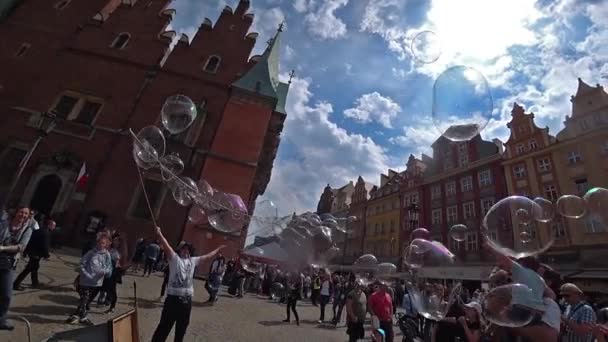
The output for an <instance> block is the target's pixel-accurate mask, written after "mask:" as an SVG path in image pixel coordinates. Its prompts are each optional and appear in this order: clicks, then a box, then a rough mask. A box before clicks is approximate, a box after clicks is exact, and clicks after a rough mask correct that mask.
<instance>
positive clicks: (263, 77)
mask: <svg viewBox="0 0 608 342" xmlns="http://www.w3.org/2000/svg"><path fill="white" fill-rule="evenodd" d="M282 31H283V24H281V26H279V29H278V30H277V33H276V34H275V36H274V38H272V39H271V40H270V42H269V44H268V47H267V48H266V50H265V51H264V54H262V57H261V58H260V60H259V61H258V62H257V63H256V64H255V65H254V66H253V67H252V68H251V69H249V71H247V73H246V74H245V75H243V77H241V78H240V79H238V80H237V81H236V82H234V83H233V84H232V85H233V86H234V87H237V88H240V89H244V90H247V91H250V92H253V93H259V94H262V95H264V96H267V97H270V98H274V99H277V100H279V99H280V98H281V97H283V96H280V95H286V93H287V91H286V90H287V89H285V86H282V87H281V88H282V89H279V85H280V84H281V82H279V51H280V38H281V32H282ZM283 93H284V94H283ZM277 107H278V106H277ZM282 107H284V103H283V104H282ZM279 109H280V108H279ZM283 111H284V108H283Z"/></svg>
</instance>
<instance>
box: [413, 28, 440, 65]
mask: <svg viewBox="0 0 608 342" xmlns="http://www.w3.org/2000/svg"><path fill="white" fill-rule="evenodd" d="M411 50H412V55H413V56H414V59H416V61H418V62H420V63H425V64H428V63H433V62H435V61H437V60H438V59H439V57H441V41H440V40H439V36H438V35H437V34H436V33H435V32H433V31H422V32H419V33H418V34H416V35H415V36H414V39H412V44H411Z"/></svg>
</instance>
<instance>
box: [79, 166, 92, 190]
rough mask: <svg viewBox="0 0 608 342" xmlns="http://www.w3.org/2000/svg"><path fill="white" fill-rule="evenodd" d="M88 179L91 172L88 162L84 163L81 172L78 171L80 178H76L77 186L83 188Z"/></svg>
mask: <svg viewBox="0 0 608 342" xmlns="http://www.w3.org/2000/svg"><path fill="white" fill-rule="evenodd" d="M88 180H89V173H88V172H87V164H86V163H82V167H81V168H80V172H78V178H76V186H77V187H78V189H83V188H84V187H85V186H86V185H87V181H88Z"/></svg>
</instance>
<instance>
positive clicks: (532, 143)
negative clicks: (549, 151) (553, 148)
mask: <svg viewBox="0 0 608 342" xmlns="http://www.w3.org/2000/svg"><path fill="white" fill-rule="evenodd" d="M528 147H529V148H530V150H536V149H537V148H538V144H537V143H536V139H530V141H529V142H528Z"/></svg>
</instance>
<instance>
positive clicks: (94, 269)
mask: <svg viewBox="0 0 608 342" xmlns="http://www.w3.org/2000/svg"><path fill="white" fill-rule="evenodd" d="M55 227H56V223H55V222H54V221H53V220H52V219H50V218H44V219H43V221H42V222H41V223H39V221H38V220H37V219H36V217H35V213H34V212H33V211H31V210H30V209H29V208H25V207H23V208H16V209H15V210H12V211H9V212H8V213H5V214H4V215H3V217H2V220H0V330H12V329H13V326H12V324H11V323H10V322H9V321H8V320H7V313H8V309H9V306H10V302H11V298H12V292H13V291H20V290H23V286H22V282H23V281H24V280H25V279H26V278H27V276H28V275H29V276H30V277H31V287H33V288H38V287H40V286H41V284H40V281H39V279H38V270H39V268H40V265H41V261H42V260H45V259H47V258H49V256H50V246H51V240H52V239H51V235H52V232H53V231H54V229H55ZM125 241H126V240H125V239H124V236H121V234H120V232H117V231H114V230H110V229H103V230H101V231H100V232H98V233H97V234H96V235H95V239H94V240H92V241H91V242H90V243H88V244H87V245H86V246H85V247H84V248H83V250H82V257H81V261H80V265H79V267H78V276H77V277H76V279H75V281H74V285H75V287H76V289H77V293H78V296H79V301H78V305H77V307H76V308H75V311H74V313H73V314H72V315H71V316H70V317H69V318H68V319H67V322H69V323H77V322H79V323H81V324H85V325H91V324H93V323H92V322H91V320H90V319H89V318H88V315H87V313H88V311H89V310H90V305H91V304H92V302H94V301H95V299H97V304H98V305H101V306H107V307H108V308H107V310H106V312H107V313H111V312H113V311H114V309H115V307H116V303H117V299H118V295H117V286H118V285H120V284H121V283H122V277H123V275H124V274H125V272H126V270H127V269H128V268H131V270H132V271H133V272H138V271H139V268H140V267H142V266H143V267H142V268H143V274H142V276H144V277H146V276H148V277H149V276H150V275H151V274H152V273H153V272H155V271H163V272H164V274H165V277H164V281H163V284H162V287H161V293H160V296H161V298H162V297H164V296H165V294H166V297H165V298H164V304H163V309H162V314H161V318H160V321H159V324H158V327H157V329H156V330H155V332H154V335H153V338H152V341H155V342H157V341H165V340H166V338H167V336H168V334H169V332H170V331H171V329H172V328H173V326H175V336H176V337H175V338H176V341H182V340H183V339H184V336H185V333H186V330H187V327H188V324H189V320H190V312H191V308H192V297H193V295H194V287H193V281H194V280H193V278H194V272H195V269H196V268H197V267H198V266H199V265H201V264H202V263H203V262H204V261H206V260H208V259H211V264H210V267H209V269H208V271H207V272H206V273H207V276H206V284H205V289H206V290H207V292H208V294H209V298H208V301H207V303H208V304H209V305H215V303H217V301H218V293H219V291H220V288H221V285H222V284H223V285H226V286H227V288H228V293H230V294H232V295H234V296H235V297H237V298H242V297H243V296H245V294H246V293H248V292H250V293H254V294H256V295H259V296H264V297H268V298H269V299H271V300H277V301H278V302H279V303H282V304H285V306H286V308H285V314H286V317H285V319H284V322H285V323H290V322H291V321H292V317H293V319H294V320H295V323H296V324H297V325H299V324H300V319H301V315H300V314H299V312H298V302H299V301H310V303H311V305H313V306H315V307H318V308H319V317H318V323H319V324H332V325H335V326H337V325H338V324H340V323H341V322H342V321H343V317H344V320H345V322H346V327H347V329H346V333H347V335H348V336H349V341H357V340H360V339H362V338H364V337H365V336H366V332H365V331H366V329H365V323H366V322H368V321H369V323H370V325H371V329H370V335H371V336H372V338H373V340H374V341H387V342H390V341H393V340H394V337H395V329H394V327H395V326H399V328H400V329H401V330H402V332H404V331H403V330H405V329H404V328H403V329H402V328H401V323H402V322H401V321H402V320H409V322H410V326H414V327H415V328H414V330H415V332H414V335H415V336H417V337H419V338H420V339H422V340H424V341H431V342H443V341H468V342H480V341H497V342H502V341H522V342H526V341H543V342H552V341H555V342H557V341H560V342H592V341H599V342H604V341H606V339H607V336H608V325H607V323H608V309H599V310H598V308H596V307H594V305H592V304H591V303H589V302H587V301H586V296H585V293H584V292H583V291H582V290H581V289H580V288H579V287H578V286H577V285H576V284H573V283H563V279H562V278H561V276H560V274H559V273H558V272H556V271H555V270H553V269H552V268H551V267H549V266H548V265H545V264H542V263H541V262H540V261H539V260H538V259H537V258H535V257H526V258H522V259H518V260H515V259H513V258H510V257H507V256H505V255H501V254H499V253H496V255H495V256H496V260H497V263H496V265H497V267H496V268H495V270H494V271H493V272H492V274H491V275H490V277H489V279H488V282H487V285H488V286H487V287H486V288H485V289H482V288H481V287H478V288H476V289H473V288H461V289H460V291H459V292H457V296H456V298H451V297H450V296H451V294H454V293H455V292H454V291H453V290H454V286H456V285H457V286H460V285H458V284H457V283H456V282H453V283H450V284H446V283H445V282H444V283H439V282H435V283H433V282H431V281H429V283H426V284H425V286H426V289H428V292H429V293H433V294H434V295H438V298H439V300H443V301H446V302H447V303H448V304H449V305H448V310H447V313H446V314H445V315H444V317H443V318H442V319H441V320H436V319H429V315H428V313H425V312H423V310H420V309H421V308H420V307H419V305H418V304H416V303H419V302H420V298H419V297H420V296H425V295H426V294H425V293H424V292H425V291H426V290H425V291H423V292H422V293H421V292H416V291H412V290H411V287H408V286H406V285H405V284H406V282H405V281H404V280H400V279H395V280H394V281H389V280H386V279H385V280H375V281H373V282H369V281H368V280H367V279H368V278H367V277H360V276H359V275H355V274H353V273H344V272H335V273H331V272H329V271H328V270H326V269H317V268H312V267H306V268H304V269H302V270H300V271H299V272H286V271H284V270H282V269H281V268H280V267H279V266H276V265H259V266H258V267H257V268H252V267H248V266H247V265H245V266H244V265H243V264H241V263H240V262H239V261H238V260H235V259H230V260H228V261H226V258H225V257H224V256H223V255H222V253H221V249H222V247H220V248H218V249H216V250H214V251H212V252H211V253H208V254H206V255H203V256H199V257H197V256H195V251H194V249H193V247H192V245H190V244H188V243H186V242H183V241H182V242H181V243H180V244H179V245H178V246H177V247H176V248H175V249H173V248H172V247H171V246H170V245H169V243H168V242H167V240H166V239H165V237H164V236H163V234H162V231H161V229H160V228H158V227H157V228H156V231H155V236H154V237H153V238H151V239H147V240H144V239H140V240H138V241H137V245H136V246H135V248H134V252H133V255H132V257H129V255H128V254H127V251H126V242H125ZM20 258H27V259H28V260H27V263H26V264H25V266H24V267H23V269H22V271H21V272H20V274H19V275H17V277H15V272H16V264H17V262H18V261H19V259H20ZM427 281H428V280H427ZM508 284H523V285H525V286H526V287H527V288H529V289H530V291H529V292H526V294H525V295H523V296H522V295H516V294H515V293H513V295H512V298H509V299H508V300H510V301H511V307H512V308H514V309H512V311H511V312H508V313H504V312H502V311H501V310H504V305H503V302H504V300H505V298H501V297H500V296H497V295H496V294H495V292H494V291H492V289H495V288H497V287H500V286H505V285H508ZM417 297H418V298H417ZM328 305H331V313H332V316H331V319H328V318H329V317H328V316H326V313H327V312H326V311H327V307H328ZM397 311H399V312H401V313H402V314H401V315H396V313H397ZM524 313H527V314H529V315H530V317H531V319H530V320H529V321H526V324H525V325H523V326H519V325H517V326H516V325H514V326H508V324H496V323H497V322H496V321H497V317H498V318H499V319H503V321H504V320H506V319H508V318H509V316H508V315H515V316H518V317H519V316H521V315H523V314H524ZM501 315H502V316H501ZM500 317H502V318H500ZM414 335H412V336H414ZM404 337H407V338H409V337H411V336H410V335H408V334H405V333H404Z"/></svg>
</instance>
